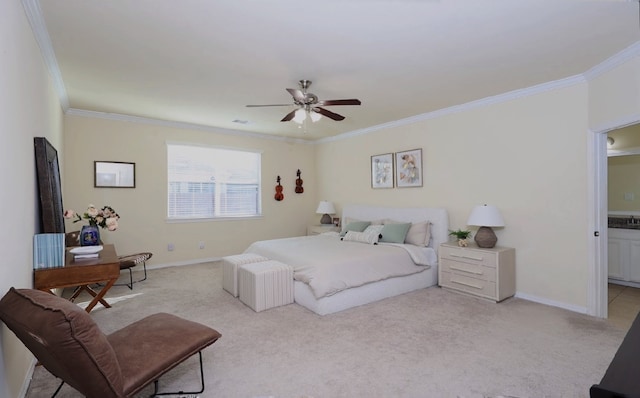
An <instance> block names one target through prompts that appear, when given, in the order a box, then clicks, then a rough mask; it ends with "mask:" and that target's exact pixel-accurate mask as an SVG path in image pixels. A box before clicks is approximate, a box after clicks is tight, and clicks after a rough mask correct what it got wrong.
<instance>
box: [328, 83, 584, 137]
mask: <svg viewBox="0 0 640 398" xmlns="http://www.w3.org/2000/svg"><path fill="white" fill-rule="evenodd" d="M580 83H586V80H585V78H584V76H583V75H575V76H571V77H567V78H564V79H560V80H555V81H552V82H547V83H542V84H538V85H536V86H531V87H527V88H524V89H520V90H514V91H509V92H507V93H503V94H498V95H494V96H491V97H486V98H482V99H479V100H475V101H471V102H467V103H465V104H461V105H454V106H450V107H448V108H443V109H439V110H437V111H433V112H428V113H423V114H421V115H416V116H411V117H408V118H405V119H400V120H396V121H393V122H389V123H383V124H378V125H376V126H371V127H367V128H364V129H360V130H354V131H350V132H348V133H344V134H340V135H337V136H334V137H327V138H323V139H320V140H318V141H316V142H318V143H323V142H331V141H339V140H343V139H346V138H351V137H356V136H359V135H364V134H369V133H372V132H374V131H378V130H383V129H388V128H394V127H400V126H407V125H411V124H414V123H418V122H422V121H425V120H430V119H435V118H439V117H442V116H446V115H451V114H454V113H459V112H465V111H468V110H471V109H476V108H481V107H485V106H489V105H493V104H498V103H501V102H507V101H512V100H514V99H518V98H523V97H528V96H531V95H536V94H540V93H544V92H547V91H552V90H557V89H560V88H564V87H570V86H574V85H576V84H580Z"/></svg>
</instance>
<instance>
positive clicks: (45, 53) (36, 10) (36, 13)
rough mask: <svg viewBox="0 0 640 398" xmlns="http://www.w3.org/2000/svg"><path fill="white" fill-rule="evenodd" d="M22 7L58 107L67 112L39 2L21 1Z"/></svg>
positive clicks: (60, 78)
mask: <svg viewBox="0 0 640 398" xmlns="http://www.w3.org/2000/svg"><path fill="white" fill-rule="evenodd" d="M22 7H23V8H24V12H25V14H26V15H27V19H28V20H29V25H31V30H32V31H33V36H34V37H35V39H36V42H37V43H38V46H39V47H40V52H41V54H42V58H43V60H44V63H45V64H46V65H47V69H48V70H49V75H51V80H53V86H54V87H55V90H56V92H57V93H58V98H59V100H60V106H61V107H62V110H63V111H64V110H67V109H69V96H68V95H67V89H66V88H65V86H64V81H63V80H62V74H61V73H60V68H59V67H58V61H57V59H56V54H55V52H54V51H53V45H52V44H51V37H50V36H49V32H48V31H47V28H46V24H45V23H44V18H43V17H42V10H41V9H40V2H39V1H38V0H22Z"/></svg>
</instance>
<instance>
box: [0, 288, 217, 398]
mask: <svg viewBox="0 0 640 398" xmlns="http://www.w3.org/2000/svg"><path fill="white" fill-rule="evenodd" d="M0 319H1V320H2V321H3V322H4V323H5V324H6V325H7V326H8V327H9V329H11V330H12V331H13V332H14V333H15V334H16V336H18V338H19V339H20V340H21V341H22V342H23V343H24V344H25V346H27V348H28V349H29V350H30V351H31V352H32V353H33V354H34V355H35V357H36V358H37V359H38V360H39V361H40V363H41V364H42V365H43V366H44V367H45V368H46V369H47V370H48V371H49V372H51V373H52V374H53V375H55V376H56V377H58V378H60V379H62V384H60V387H58V390H56V392H55V393H54V394H53V396H55V395H56V394H57V393H58V391H59V390H60V388H61V387H62V385H63V384H64V383H67V384H69V385H70V386H72V387H73V388H75V389H76V390H78V391H79V392H80V393H82V394H83V395H85V396H87V397H97V398H105V397H131V396H133V395H134V394H136V393H137V392H139V391H140V390H142V389H143V388H144V387H146V386H147V385H149V384H150V383H151V382H154V383H155V389H154V395H156V394H157V395H166V394H168V393H158V379H159V378H160V377H161V376H162V375H163V374H165V373H166V372H168V371H169V370H171V369H173V368H174V367H175V366H177V365H178V364H180V363H182V362H183V361H184V360H186V359H187V358H189V357H191V356H192V355H194V354H196V353H198V354H199V356H200V381H201V384H202V385H201V390H200V391H197V392H187V393H185V392H176V393H173V394H178V393H180V394H199V393H200V392H202V391H204V373H203V369H202V350H203V349H204V348H205V347H207V346H209V345H211V344H213V343H214V342H216V341H217V340H218V339H219V338H220V337H221V335H220V333H218V332H217V331H216V330H214V329H212V328H210V327H208V326H205V325H202V324H199V323H196V322H192V321H189V320H186V319H182V318H179V317H177V316H174V315H170V314H165V313H158V314H154V315H151V316H148V317H146V318H143V319H141V320H139V321H136V322H134V323H132V324H130V325H128V326H126V327H124V328H122V329H120V330H118V331H116V332H114V333H111V334H109V335H105V334H103V333H102V332H101V331H100V329H99V328H98V326H97V325H96V323H95V322H94V321H93V319H92V318H91V316H90V315H89V314H88V313H86V312H85V311H84V310H83V309H82V308H80V307H78V306H77V305H75V304H73V303H71V302H69V301H67V300H65V299H63V298H60V297H58V296H55V295H53V294H50V293H45V292H41V291H39V290H33V289H14V288H11V289H10V290H9V291H8V292H7V294H5V296H4V297H3V298H2V300H0Z"/></svg>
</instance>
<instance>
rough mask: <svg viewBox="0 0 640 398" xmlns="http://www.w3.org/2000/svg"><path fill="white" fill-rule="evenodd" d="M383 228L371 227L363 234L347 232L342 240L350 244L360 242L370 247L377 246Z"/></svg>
mask: <svg viewBox="0 0 640 398" xmlns="http://www.w3.org/2000/svg"><path fill="white" fill-rule="evenodd" d="M382 228H383V226H382V225H370V226H368V227H367V228H366V229H365V230H364V231H363V232H356V231H347V233H346V235H345V236H344V238H342V240H344V241H348V242H360V243H368V244H370V245H377V244H378V239H379V238H380V231H381V230H382Z"/></svg>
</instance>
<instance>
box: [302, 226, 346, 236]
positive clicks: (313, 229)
mask: <svg viewBox="0 0 640 398" xmlns="http://www.w3.org/2000/svg"><path fill="white" fill-rule="evenodd" d="M331 231H335V232H340V227H336V226H335V225H333V224H317V225H309V226H308V227H307V235H318V234H322V233H325V232H331Z"/></svg>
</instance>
